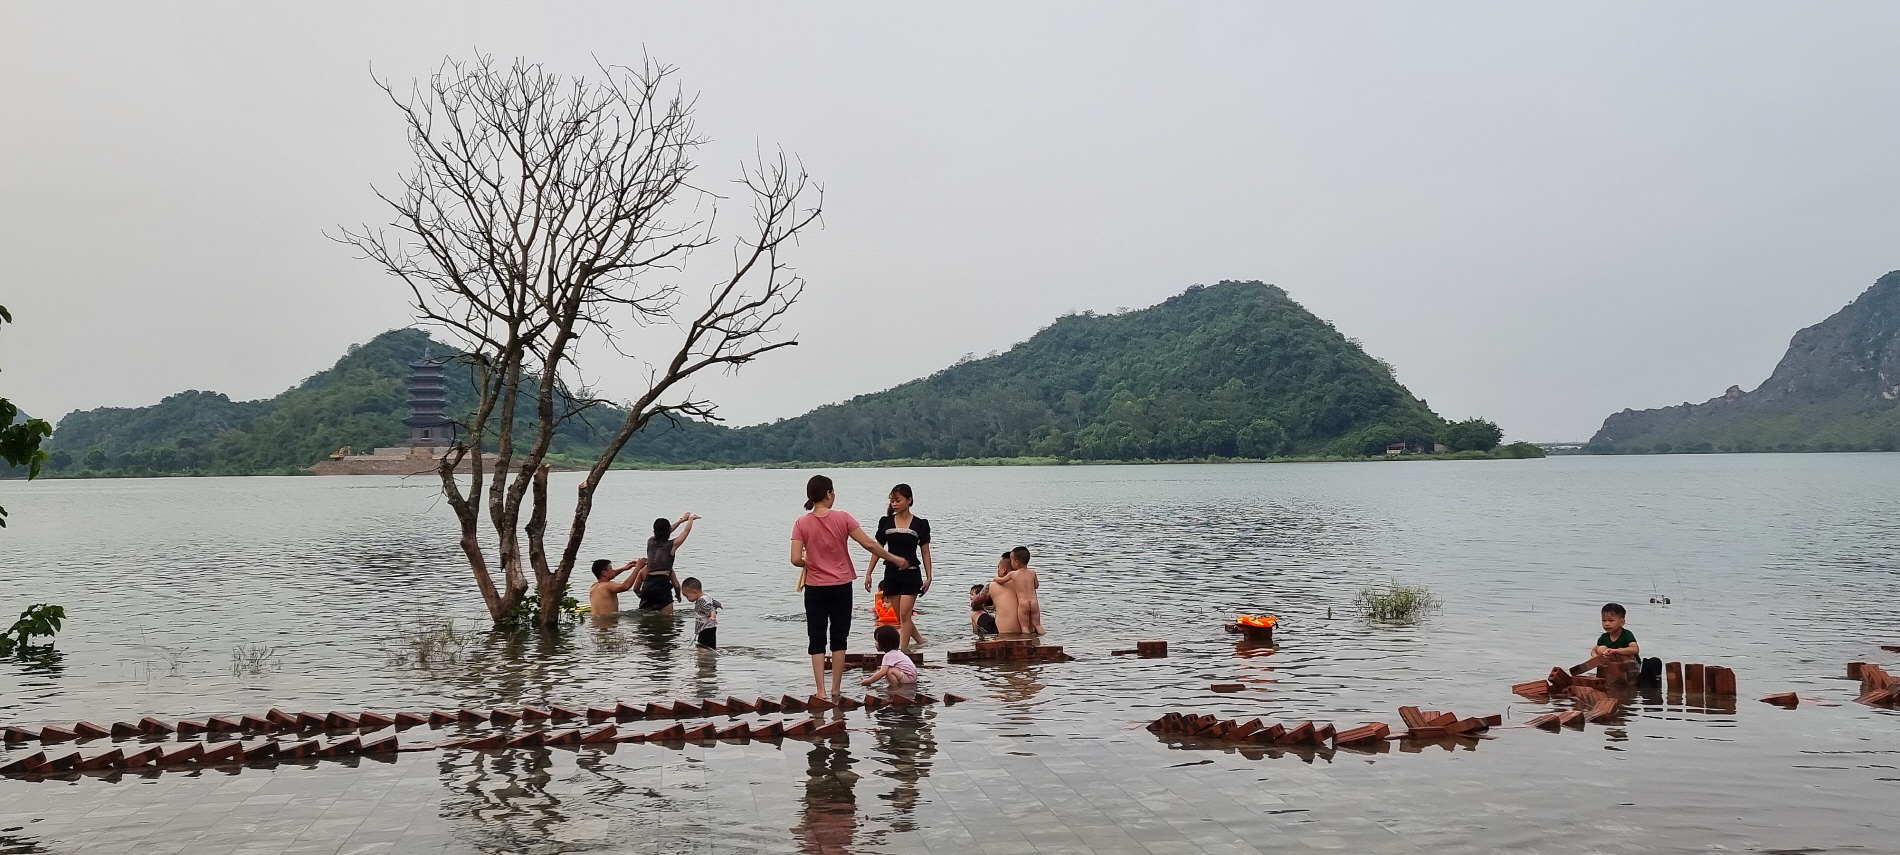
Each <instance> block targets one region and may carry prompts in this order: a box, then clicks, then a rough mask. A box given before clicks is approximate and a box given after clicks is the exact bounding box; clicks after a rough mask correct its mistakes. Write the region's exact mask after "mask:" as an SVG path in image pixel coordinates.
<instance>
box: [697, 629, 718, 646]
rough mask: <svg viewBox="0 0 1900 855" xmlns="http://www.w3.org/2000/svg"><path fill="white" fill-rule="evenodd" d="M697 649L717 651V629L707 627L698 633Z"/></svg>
mask: <svg viewBox="0 0 1900 855" xmlns="http://www.w3.org/2000/svg"><path fill="white" fill-rule="evenodd" d="M699 649H701V650H718V649H719V627H716V626H709V627H706V628H705V629H702V630H700V631H699Z"/></svg>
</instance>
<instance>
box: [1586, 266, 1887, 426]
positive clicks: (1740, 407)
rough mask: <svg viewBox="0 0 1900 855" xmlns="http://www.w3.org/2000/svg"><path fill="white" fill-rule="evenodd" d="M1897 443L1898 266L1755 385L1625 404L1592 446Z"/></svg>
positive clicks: (1794, 345)
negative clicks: (1651, 406)
mask: <svg viewBox="0 0 1900 855" xmlns="http://www.w3.org/2000/svg"><path fill="white" fill-rule="evenodd" d="M1896 449H1900V271H1895V272H1892V273H1888V274H1887V275H1885V276H1882V277H1880V280H1879V281H1877V282H1875V283H1874V285H1873V287H1871V288H1868V289H1867V291H1866V292H1865V293H1863V294H1861V295H1860V297H1858V298H1856V299H1855V300H1854V302H1852V303H1849V304H1847V306H1846V308H1843V309H1841V310H1840V311H1838V312H1835V313H1834V315H1833V316H1832V317H1829V318H1828V319H1827V320H1824V321H1822V322H1820V323H1818V324H1815V325H1814V326H1811V327H1808V328H1807V329H1804V330H1802V331H1800V332H1798V333H1795V335H1794V340H1793V341H1791V342H1789V344H1788V352H1787V353H1786V354H1785V355H1783V356H1782V357H1781V362H1780V364H1778V365H1776V366H1775V371H1774V373H1773V374H1771V375H1770V376H1769V377H1768V379H1767V380H1766V381H1764V382H1763V383H1762V384H1761V385H1760V386H1759V387H1757V388H1756V389H1755V390H1754V391H1752V392H1744V391H1742V389H1741V387H1739V386H1730V387H1729V389H1728V391H1727V392H1726V393H1724V394H1722V395H1721V396H1719V397H1716V398H1711V399H1709V400H1708V401H1705V402H1703V403H1700V404H1690V403H1683V404H1682V405H1680V406H1675V407H1663V408H1661V409H1655V410H1624V411H1622V412H1620V413H1616V414H1615V415H1612V416H1610V417H1609V418H1607V419H1604V420H1603V427H1602V428H1601V429H1599V430H1598V431H1597V434H1596V436H1594V437H1592V438H1591V440H1590V445H1589V450H1590V451H1595V452H1601V453H1636V454H1642V453H1658V452H1661V453H1667V452H1683V451H1688V452H1706V451H1893V450H1896Z"/></svg>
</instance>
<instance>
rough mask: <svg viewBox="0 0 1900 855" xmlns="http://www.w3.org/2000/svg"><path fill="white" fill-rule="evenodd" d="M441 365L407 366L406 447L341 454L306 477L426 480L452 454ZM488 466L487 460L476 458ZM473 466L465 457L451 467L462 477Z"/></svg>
mask: <svg viewBox="0 0 1900 855" xmlns="http://www.w3.org/2000/svg"><path fill="white" fill-rule="evenodd" d="M446 361H447V360H446V359H442V358H436V359H431V358H429V357H428V356H426V355H425V356H424V357H423V358H421V359H418V360H416V361H415V362H411V363H409V417H408V418H406V419H403V420H402V423H403V424H404V425H407V426H408V427H409V441H408V442H405V443H403V444H402V445H398V446H394V447H391V448H378V449H376V450H374V451H369V452H365V453H363V454H342V453H339V454H337V455H333V456H331V458H330V459H328V460H319V461H317V463H316V464H315V465H312V466H310V467H309V468H308V469H307V470H306V471H308V472H310V473H312V474H315V475H432V474H435V472H436V471H437V468H438V467H440V466H441V461H442V458H443V457H444V456H446V455H448V453H449V452H450V451H451V450H452V449H453V448H454V446H455V433H456V424H455V422H454V420H452V419H450V418H449V417H448V414H447V412H446V410H447V409H448V405H449V398H448V391H449V384H448V380H447V378H445V377H444V376H443V370H444V363H445V362H446ZM482 457H483V458H484V460H485V462H486V463H487V464H489V466H490V467H491V468H492V465H493V464H494V463H495V462H496V461H497V460H498V458H497V457H496V456H495V455H493V454H484V455H482ZM473 465H474V458H473V455H471V456H470V457H468V458H465V459H463V460H462V462H461V465H459V466H457V467H456V471H457V472H468V471H469V470H470V469H471V468H473Z"/></svg>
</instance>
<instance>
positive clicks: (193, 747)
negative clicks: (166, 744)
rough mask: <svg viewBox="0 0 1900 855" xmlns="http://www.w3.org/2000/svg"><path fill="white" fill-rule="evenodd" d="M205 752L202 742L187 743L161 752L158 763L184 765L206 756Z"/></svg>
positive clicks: (162, 764) (161, 764)
mask: <svg viewBox="0 0 1900 855" xmlns="http://www.w3.org/2000/svg"><path fill="white" fill-rule="evenodd" d="M204 753H205V747H204V746H203V745H202V744H200V743H196V742H192V743H187V744H186V745H185V746H184V747H182V748H178V749H176V750H172V751H166V752H163V753H161V754H159V755H158V765H160V766H182V765H184V764H186V763H196V762H198V758H200V757H203V756H204Z"/></svg>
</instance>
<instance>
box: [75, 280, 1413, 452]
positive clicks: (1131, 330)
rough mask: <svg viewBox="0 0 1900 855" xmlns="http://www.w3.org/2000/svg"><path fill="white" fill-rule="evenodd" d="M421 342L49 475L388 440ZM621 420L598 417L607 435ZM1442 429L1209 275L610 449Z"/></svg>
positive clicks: (1279, 437)
mask: <svg viewBox="0 0 1900 855" xmlns="http://www.w3.org/2000/svg"><path fill="white" fill-rule="evenodd" d="M431 349H433V352H434V353H435V354H437V355H441V354H445V353H447V352H448V348H446V347H444V346H443V345H441V344H437V343H434V342H431V341H430V339H429V338H428V337H427V336H426V335H424V334H423V333H422V332H420V331H417V330H394V331H391V332H388V333H384V334H383V335H380V336H378V337H376V338H375V339H373V340H371V341H370V342H368V343H366V344H364V345H361V346H358V347H352V348H351V351H350V352H349V353H348V354H347V355H345V356H344V357H343V358H342V359H340V360H338V362H337V363H336V365H335V366H333V367H332V368H330V369H329V370H327V371H323V372H321V373H318V374H316V375H314V376H312V377H310V378H308V379H306V380H305V381H304V382H302V383H300V384H298V385H297V386H295V387H293V388H291V389H289V390H286V391H285V392H283V393H282V394H280V395H278V396H276V397H275V398H271V399H268V400H262V401H232V400H230V399H229V398H227V397H226V396H224V395H221V394H218V393H215V392H198V391H192V392H182V393H179V394H177V395H173V396H171V397H168V398H166V399H165V400H164V401H161V402H160V403H158V404H156V405H153V406H150V407H143V408H138V409H122V408H109V409H98V410H90V411H84V412H75V413H73V414H71V415H68V416H67V417H66V418H64V419H62V420H61V421H60V423H59V425H58V428H57V430H56V432H55V433H54V436H53V440H52V443H51V445H50V448H49V450H50V451H51V452H52V455H53V460H52V467H51V474H54V475H67V476H74V475H77V476H86V475H153V474H168V473H202V474H239V473H259V472H286V471H296V470H299V469H301V468H302V467H304V466H308V465H310V464H311V463H314V462H316V461H318V460H321V459H323V458H324V457H325V456H326V455H328V454H329V453H330V452H332V451H335V450H336V449H337V448H338V447H339V446H344V445H349V446H353V447H355V449H356V450H358V451H361V450H365V449H368V448H373V447H376V446H386V445H393V444H396V443H398V442H401V441H402V440H403V439H404V437H406V435H407V431H406V429H405V428H404V427H403V426H402V424H401V420H402V418H403V417H404V416H405V415H407V414H408V413H407V409H406V405H405V401H406V398H407V395H406V390H405V387H406V379H407V377H408V373H409V369H408V363H409V362H411V361H413V360H416V359H419V358H421V357H422V355H423V354H424V352H425V351H427V350H431ZM451 374H453V372H451ZM450 399H451V408H450V411H451V412H460V411H465V410H466V409H467V408H468V406H469V405H470V403H471V399H470V395H469V392H468V389H467V387H466V386H463V385H460V384H457V383H454V382H452V383H451V391H450ZM619 416H620V413H618V412H611V411H603V412H597V413H596V414H595V418H594V421H595V423H596V424H599V425H601V426H602V427H603V428H607V429H611V427H613V426H616V425H617V424H618V421H619ZM1443 424H1444V422H1443V421H1442V420H1440V419H1439V418H1438V416H1437V415H1435V414H1433V413H1432V411H1431V410H1430V409H1429V408H1427V407H1426V405H1425V403H1424V402H1423V401H1420V400H1418V399H1417V398H1415V397H1413V396H1412V394H1411V393H1410V392H1408V391H1406V389H1405V387H1403V386H1400V385H1399V384H1398V382H1397V381H1396V380H1394V379H1393V377H1392V372H1391V371H1390V370H1389V369H1388V368H1387V366H1386V365H1385V364H1383V363H1381V362H1380V361H1379V360H1377V359H1374V358H1372V357H1370V356H1368V355H1366V353H1365V352H1364V351H1362V350H1361V349H1360V348H1359V346H1358V345H1357V344H1356V343H1354V342H1352V341H1351V340H1349V339H1347V338H1346V337H1345V336H1343V335H1341V334H1340V333H1339V332H1338V331H1337V330H1335V329H1333V327H1332V326H1331V325H1330V324H1328V323H1326V322H1325V321H1322V320H1320V319H1319V318H1317V317H1315V316H1314V315H1313V314H1312V313H1310V312H1308V311H1306V310H1305V309H1304V308H1301V307H1300V305H1299V304H1298V303H1295V302H1293V300H1292V299H1290V298H1289V297H1287V295H1286V293H1285V292H1284V291H1281V290H1280V289H1279V288H1277V287H1274V286H1272V285H1266V284H1263V283H1259V282H1222V283H1220V284H1218V285H1212V286H1206V287H1202V286H1196V287H1193V288H1190V289H1188V290H1187V292H1185V293H1183V294H1180V295H1178V296H1176V297H1174V298H1172V299H1169V300H1168V301H1166V302H1164V303H1162V304H1160V305H1158V306H1153V307H1150V308H1147V309H1142V310H1139V311H1133V312H1126V313H1122V314H1117V315H1094V314H1087V313H1085V314H1080V315H1071V316H1068V317H1064V318H1061V319H1058V320H1057V321H1056V322H1055V323H1053V324H1051V325H1050V326H1048V327H1046V328H1044V329H1043V330H1042V331H1040V332H1038V333H1037V334H1036V335H1035V336H1033V337H1031V338H1030V339H1029V340H1028V341H1025V342H1023V343H1021V344H1019V345H1017V346H1015V347H1013V348H1011V349H1010V350H1009V351H1008V352H1007V353H1003V354H1000V355H996V356H991V357H989V358H986V359H974V360H966V361H963V362H960V363H958V364H956V365H953V366H951V367H949V368H946V369H944V370H942V371H939V372H937V373H935V374H932V375H931V376H929V377H925V378H923V379H920V380H914V381H912V382H909V383H905V384H903V385H900V386H897V387H895V388H892V389H889V390H886V391H883V392H878V393H876V394H870V395H862V396H859V397H857V398H853V399H851V400H849V401H846V402H844V403H840V404H835V405H830V406H825V407H820V408H818V409H816V410H813V411H812V412H810V413H807V414H805V415H803V416H799V417H797V418H792V419H785V420H782V421H778V422H773V423H770V424H764V425H755V426H752V427H746V428H739V429H733V428H727V427H724V426H721V425H712V424H704V423H688V424H683V425H680V426H677V427H671V426H667V425H666V424H665V423H664V422H661V423H656V424H655V425H652V426H650V427H649V429H648V430H647V431H646V432H644V433H643V434H642V435H641V436H638V437H636V438H635V440H634V441H633V442H632V443H630V444H629V446H628V447H627V449H626V451H625V452H624V453H623V454H622V457H621V459H622V460H623V461H627V462H630V463H639V462H644V463H670V464H695V463H711V464H752V463H785V462H809V463H826V462H854V461H870V460H894V459H935V460H957V459H971V458H992V457H1054V458H1068V459H1078V460H1180V459H1190V458H1218V457H1247V458H1266V457H1277V456H1292V455H1316V454H1317V455H1339V456H1358V455H1365V454H1376V453H1380V452H1382V451H1383V450H1384V449H1385V447H1386V446H1387V444H1389V443H1393V442H1405V443H1408V444H1409V445H1411V446H1412V447H1413V448H1415V449H1418V450H1429V449H1430V448H1431V445H1432V441H1433V435H1434V432H1435V431H1437V430H1438V429H1439V428H1440V427H1441V426H1443ZM598 447H599V438H598V434H597V433H596V432H595V431H594V430H593V429H592V427H590V426H589V425H588V424H585V423H582V422H578V421H576V422H573V423H570V424H568V425H565V426H563V430H562V434H561V437H560V438H559V440H557V442H556V444H555V451H556V452H557V453H559V454H563V455H566V456H567V459H569V460H578V459H582V458H586V457H590V456H591V455H592V454H593V453H595V452H596V450H597V448H598Z"/></svg>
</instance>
